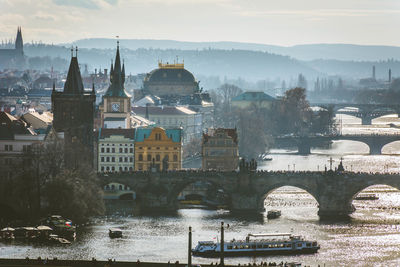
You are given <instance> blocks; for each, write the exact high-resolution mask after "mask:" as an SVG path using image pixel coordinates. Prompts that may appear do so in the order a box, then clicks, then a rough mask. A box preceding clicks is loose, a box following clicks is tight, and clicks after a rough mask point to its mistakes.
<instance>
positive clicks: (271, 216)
mask: <svg viewBox="0 0 400 267" xmlns="http://www.w3.org/2000/svg"><path fill="white" fill-rule="evenodd" d="M280 216H281V211H280V210H269V211H268V213H267V218H268V219H276V218H278V217H280Z"/></svg>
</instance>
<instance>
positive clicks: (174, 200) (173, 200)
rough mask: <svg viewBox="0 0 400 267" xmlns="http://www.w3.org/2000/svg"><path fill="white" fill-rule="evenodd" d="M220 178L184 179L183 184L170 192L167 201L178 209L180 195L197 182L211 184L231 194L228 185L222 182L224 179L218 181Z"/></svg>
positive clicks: (179, 184) (175, 186) (180, 183)
mask: <svg viewBox="0 0 400 267" xmlns="http://www.w3.org/2000/svg"><path fill="white" fill-rule="evenodd" d="M218 178H219V177H217V178H215V177H202V178H199V177H196V178H190V177H187V178H185V179H182V181H181V182H179V183H177V184H176V185H174V186H173V188H171V190H169V192H168V196H167V200H168V203H170V205H172V206H173V207H178V206H179V205H178V196H179V194H180V193H181V192H182V191H184V189H185V188H187V187H188V186H190V185H192V184H195V183H197V182H202V183H210V184H211V185H212V186H213V187H214V188H217V189H222V190H223V191H224V192H225V193H226V194H229V190H228V188H227V187H226V184H225V183H224V182H223V181H222V179H218Z"/></svg>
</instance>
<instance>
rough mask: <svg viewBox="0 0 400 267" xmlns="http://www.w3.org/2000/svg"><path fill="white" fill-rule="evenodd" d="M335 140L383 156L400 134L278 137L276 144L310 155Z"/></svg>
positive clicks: (398, 138)
mask: <svg viewBox="0 0 400 267" xmlns="http://www.w3.org/2000/svg"><path fill="white" fill-rule="evenodd" d="M333 140H350V141H357V142H362V143H364V144H366V145H367V146H368V147H369V154H370V155H380V154H382V148H383V147H384V146H385V145H387V144H390V143H392V142H396V141H400V134H390V135H389V134H388V135H367V134H359V135H355V134H349V135H314V136H277V137H275V144H276V145H277V146H278V147H297V148H298V153H299V154H302V155H308V154H310V153H311V147H317V146H320V145H322V144H326V143H327V142H330V141H333Z"/></svg>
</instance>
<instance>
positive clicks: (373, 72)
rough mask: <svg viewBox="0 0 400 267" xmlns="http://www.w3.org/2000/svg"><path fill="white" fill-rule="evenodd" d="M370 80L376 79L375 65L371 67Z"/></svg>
mask: <svg viewBox="0 0 400 267" xmlns="http://www.w3.org/2000/svg"><path fill="white" fill-rule="evenodd" d="M372 78H373V79H374V80H375V79H376V77H375V65H374V66H372Z"/></svg>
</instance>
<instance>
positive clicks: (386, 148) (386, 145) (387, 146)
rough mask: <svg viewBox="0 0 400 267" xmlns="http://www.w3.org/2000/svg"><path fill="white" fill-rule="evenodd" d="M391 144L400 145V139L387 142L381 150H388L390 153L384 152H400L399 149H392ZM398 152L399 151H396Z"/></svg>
mask: <svg viewBox="0 0 400 267" xmlns="http://www.w3.org/2000/svg"><path fill="white" fill-rule="evenodd" d="M390 146H397V147H400V140H396V141H392V142H389V143H386V144H385V145H383V147H382V150H381V152H382V153H384V151H388V153H384V154H392V155H393V154H400V153H399V152H398V151H399V150H398V149H391V148H390ZM396 152H397V153H396Z"/></svg>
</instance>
